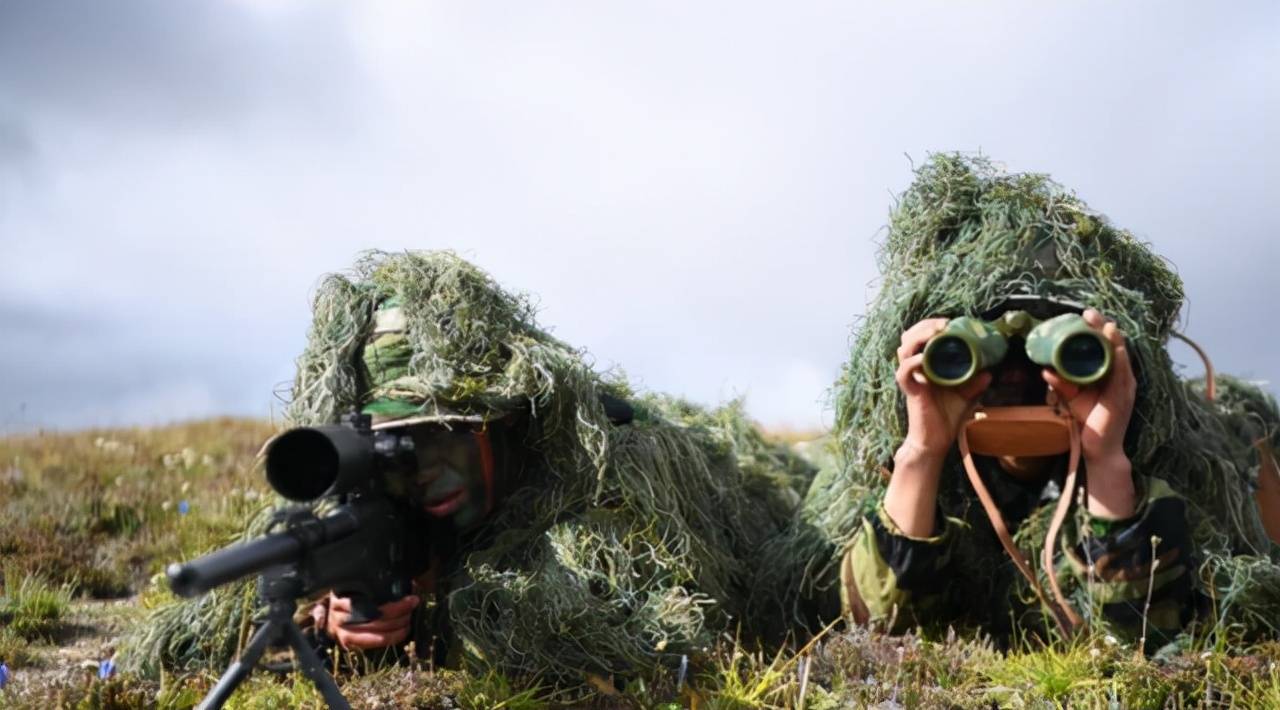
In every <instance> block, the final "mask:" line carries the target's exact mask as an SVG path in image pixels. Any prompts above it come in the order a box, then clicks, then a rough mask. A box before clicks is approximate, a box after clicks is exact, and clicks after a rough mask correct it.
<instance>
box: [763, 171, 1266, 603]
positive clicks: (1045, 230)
mask: <svg viewBox="0 0 1280 710" xmlns="http://www.w3.org/2000/svg"><path fill="white" fill-rule="evenodd" d="M879 268H880V273H881V279H882V280H881V284H880V291H879V294H878V295H877V296H876V298H875V300H874V302H873V303H872V304H871V306H870V309H869V312H868V314H867V315H866V317H865V318H864V319H862V320H861V323H860V325H859V326H858V327H857V328H856V332H855V336H854V340H853V347H852V352H851V354H850V357H849V361H848V363H847V365H846V366H845V368H844V371H843V374H842V375H841V378H840V380H839V381H838V382H837V384H836V387H835V391H834V404H835V415H836V417H835V432H834V435H835V436H836V437H837V440H838V441H837V444H838V448H839V452H840V455H841V458H842V463H841V464H839V465H838V466H837V467H835V468H834V469H831V470H824V471H823V472H821V473H820V474H819V475H818V478H817V480H815V482H814V485H813V487H812V488H811V490H810V491H809V493H808V495H807V497H806V500H805V502H804V505H803V508H802V510H801V513H800V514H799V516H798V519H797V521H796V523H795V525H793V529H792V531H791V532H790V533H789V534H788V535H787V536H786V539H784V540H780V541H778V542H776V543H775V544H773V545H771V550H770V551H769V552H768V553H767V555H768V557H769V558H770V562H769V563H767V564H766V565H765V569H769V570H776V571H777V574H778V578H777V579H776V580H773V581H771V583H770V588H771V589H776V588H777V586H778V585H785V584H787V583H788V580H794V579H804V580H805V584H804V586H803V588H801V589H799V590H794V589H793V590H792V595H791V596H790V597H789V598H788V600H787V609H788V610H796V612H797V613H799V614H800V615H801V616H802V617H803V616H806V614H805V613H801V612H799V610H800V609H803V608H804V607H805V606H806V604H804V603H802V600H809V601H810V602H812V603H814V604H816V605H817V607H818V609H817V614H818V616H825V617H828V618H829V617H830V615H831V614H833V613H835V612H836V610H835V609H833V608H832V606H831V602H832V600H833V599H834V594H833V593H832V589H833V587H832V585H833V584H834V583H835V581H836V564H837V562H838V558H839V555H840V553H841V551H842V550H843V548H844V546H845V544H846V543H847V542H848V540H849V539H850V538H851V536H852V535H853V533H854V531H855V527H856V525H857V524H858V521H859V520H860V519H861V518H862V517H863V515H864V514H866V513H867V512H868V511H870V510H871V509H872V507H873V506H874V505H875V504H876V501H877V500H878V498H879V495H880V491H881V489H882V487H883V484H884V482H885V481H886V480H887V479H886V478H885V474H886V473H887V471H886V468H885V467H887V466H889V465H890V464H891V462H892V457H893V453H894V451H895V449H896V448H897V447H898V446H899V445H900V443H901V442H902V439H903V437H904V435H905V432H906V424H907V420H906V410H905V402H904V399H903V397H902V396H901V394H900V392H899V390H898V388H897V385H896V383H895V381H894V372H895V369H896V367H897V359H896V349H897V348H898V346H899V344H900V340H899V339H900V336H901V334H902V332H903V331H904V330H905V329H906V328H907V327H909V326H910V325H912V324H914V323H916V322H917V321H919V320H921V319H923V318H926V317H933V316H959V315H964V314H977V313H982V312H984V311H987V310H989V309H991V308H994V307H996V306H997V305H999V304H1000V303H1001V302H1002V301H1004V300H1005V299H1006V298H1007V297H1009V296H1011V295H1015V294H1028V295H1037V296H1042V297H1053V298H1057V299H1063V300H1069V301H1074V302H1078V303H1083V304H1085V305H1088V306H1093V307H1095V308H1097V309H1098V310H1100V311H1101V312H1103V313H1104V314H1106V315H1107V316H1109V317H1111V318H1114V319H1115V320H1116V321H1117V323H1118V325H1119V326H1120V327H1121V328H1122V329H1123V330H1124V332H1125V333H1126V334H1127V335H1128V337H1129V341H1130V344H1131V353H1132V355H1133V357H1134V360H1135V369H1136V370H1137V373H1136V374H1137V378H1138V398H1137V402H1136V404H1135V410H1134V417H1133V425H1132V426H1131V427H1130V430H1129V435H1128V438H1127V441H1126V449H1127V450H1128V452H1129V453H1130V456H1131V459H1132V461H1133V464H1134V471H1135V472H1136V473H1138V474H1141V475H1146V476H1158V477H1161V478H1165V479H1167V480H1168V481H1169V482H1170V483H1171V484H1172V485H1173V487H1174V488H1175V490H1178V491H1180V492H1182V493H1184V494H1185V495H1186V496H1187V497H1188V499H1189V500H1190V501H1191V502H1192V506H1193V511H1192V514H1191V515H1192V520H1191V521H1190V522H1191V524H1192V525H1193V527H1194V538H1195V541H1196V543H1197V545H1198V547H1199V549H1200V551H1201V552H1202V553H1203V555H1204V556H1205V558H1207V559H1216V560H1219V561H1221V560H1222V559H1227V558H1228V557H1229V556H1231V555H1253V556H1255V558H1257V559H1262V560H1265V559H1266V558H1268V557H1269V556H1274V554H1275V553H1274V551H1273V549H1272V547H1271V544H1270V543H1269V541H1268V540H1267V538H1266V535H1265V532H1264V531H1263V529H1262V527H1261V524H1260V521H1259V519H1258V516H1257V512H1256V508H1255V507H1254V506H1253V499H1252V495H1251V490H1252V488H1251V485H1252V480H1256V478H1255V477H1254V475H1253V473H1252V471H1251V470H1250V469H1249V468H1248V467H1247V466H1242V465H1241V463H1240V462H1241V458H1240V456H1241V453H1242V450H1241V448H1240V443H1241V441H1242V439H1241V436H1240V434H1239V431H1238V428H1237V427H1236V426H1235V425H1234V424H1233V420H1231V419H1230V418H1229V417H1224V416H1222V414H1221V412H1219V411H1218V409H1217V408H1215V406H1214V405H1213V404H1210V403H1208V402H1206V401H1205V400H1204V398H1203V397H1201V396H1199V395H1198V394H1196V393H1194V392H1191V391H1190V390H1189V389H1188V388H1187V386H1186V385H1185V383H1184V382H1183V381H1182V380H1181V379H1179V377H1178V376H1177V375H1176V373H1175V372H1174V368H1173V363H1172V362H1171V360H1170V357H1169V354H1168V353H1167V351H1166V349H1165V346H1166V344H1167V342H1168V339H1169V336H1170V333H1171V332H1172V331H1173V329H1174V327H1175V324H1176V322H1177V319H1178V314H1179V310H1180V309H1181V306H1182V301H1183V291H1182V282H1181V280H1180V279H1179V278H1178V276H1177V274H1175V273H1174V271H1173V270H1172V269H1171V268H1170V267H1169V265H1168V264H1166V263H1165V262H1164V261H1163V260H1162V259H1161V258H1160V257H1158V256H1156V255H1155V254H1154V253H1153V252H1152V251H1151V250H1150V248H1149V247H1148V246H1147V245H1146V244H1143V243H1142V242H1140V241H1138V239H1136V238H1135V237H1134V236H1133V235H1132V234H1130V233H1129V232H1126V231H1124V230H1122V229H1119V228H1117V227H1115V226H1113V225H1111V224H1110V223H1109V222H1108V221H1107V220H1106V219H1105V218H1104V217H1102V216H1101V215H1098V214H1096V213H1094V212H1092V211H1091V210H1089V208H1088V207H1087V206H1086V205H1085V204H1084V203H1083V202H1082V201H1081V200H1080V199H1078V198H1077V197H1076V196H1075V195H1073V194H1072V193H1070V192H1068V191H1067V190H1065V189H1064V188H1062V187H1061V186H1059V185H1057V184H1056V183H1054V182H1052V181H1051V180H1050V179H1049V178H1048V177H1047V176H1044V175H1036V174H1010V173H1006V172H1003V171H1002V170H1000V169H999V168H997V167H996V166H995V165H993V164H992V163H990V162H989V161H987V160H986V159H985V158H982V157H972V156H966V155H959V154H941V155H934V156H932V157H931V158H930V159H929V160H928V161H927V162H926V163H925V164H924V165H922V166H921V167H919V168H918V169H917V170H916V176H915V181H914V182H913V183H912V185H911V187H910V188H909V189H908V190H907V191H906V193H905V194H903V195H902V197H901V199H900V201H899V202H898V204H897V205H896V206H895V208H894V209H893V211H892V213H891V215H890V222H889V227H888V234H887V238H886V240H885V242H884V243H883V245H882V249H881V251H880V259H879ZM1223 401H1224V402H1225V401H1226V398H1225V397H1224V400H1223ZM1233 401H1234V400H1233ZM1250 401H1252V400H1250ZM1231 406H1236V405H1231ZM1267 406H1269V407H1270V409H1266V408H1265V407H1264V408H1263V409H1265V414H1260V413H1259V412H1261V411H1262V410H1260V409H1257V408H1256V407H1255V408H1254V409H1249V408H1248V407H1247V406H1245V405H1241V408H1242V409H1244V410H1247V411H1249V412H1250V416H1251V417H1253V418H1254V419H1258V420H1259V421H1261V420H1262V419H1266V420H1267V421H1268V422H1270V423H1269V424H1267V425H1266V426H1271V427H1274V426H1275V423H1276V422H1280V418H1277V417H1276V415H1275V411H1274V405H1273V404H1269V405H1267ZM1268 417H1269V419H1267V418H1268ZM1271 431H1272V435H1274V431H1275V430H1274V428H1273V429H1272V430H1271ZM1246 448H1247V447H1246ZM1245 453H1247V452H1245ZM948 466H949V467H950V470H949V471H948V472H946V473H945V474H944V481H946V480H951V481H960V482H963V481H964V479H965V476H964V475H963V472H962V470H961V468H960V462H959V460H958V458H954V457H953V459H952V460H951V461H950V462H949V464H948ZM941 495H942V496H943V497H944V501H943V504H944V509H946V508H947V502H946V500H945V497H946V496H947V495H958V496H959V495H970V496H971V495H972V493H971V491H970V490H969V489H967V488H965V487H963V486H960V485H957V486H952V487H951V490H950V491H948V490H947V486H946V485H945V484H944V490H943V492H942V493H941ZM952 509H955V508H952ZM995 549H996V550H998V548H995ZM996 554H1000V553H999V552H998V551H997V552H996ZM1271 567H1272V569H1274V566H1271ZM774 596H778V595H776V594H775V595H774ZM822 600H826V603H825V604H824V603H823V601H822ZM813 613H814V611H813V608H812V605H810V608H809V609H808V610H807V615H808V616H809V617H810V623H812V615H813ZM1272 618H1273V619H1274V620H1276V621H1273V623H1280V616H1273V617H1272Z"/></svg>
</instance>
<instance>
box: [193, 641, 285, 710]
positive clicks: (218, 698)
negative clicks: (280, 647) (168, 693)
mask: <svg viewBox="0 0 1280 710" xmlns="http://www.w3.org/2000/svg"><path fill="white" fill-rule="evenodd" d="M280 630H281V623H280V622H279V621H277V620H275V619H272V618H268V619H267V620H266V622H264V623H263V624H262V626H259V627H258V630H257V631H256V632H254V634H253V637H252V638H250V639H249V644H248V645H247V646H245V647H244V653H242V654H240V657H239V658H237V659H236V660H234V661H232V662H231V665H229V666H227V670H226V672H225V673H223V674H222V677H221V678H219V679H218V683H217V685H214V686H213V690H210V691H209V694H208V695H206V696H204V700H202V701H200V705H199V706H198V707H197V709H196V710H218V708H221V707H222V704H223V703H225V702H227V699H228V698H230V697H231V694H232V693H234V692H236V688H238V687H239V686H240V684H241V683H243V682H244V679H245V678H246V677H248V675H249V673H251V672H252V671H253V668H254V666H256V665H258V659H259V658H262V653H263V652H264V651H266V650H267V646H269V645H271V642H272V641H273V640H275V636H276V634H277V633H279V632H280Z"/></svg>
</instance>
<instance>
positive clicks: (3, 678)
mask: <svg viewBox="0 0 1280 710" xmlns="http://www.w3.org/2000/svg"><path fill="white" fill-rule="evenodd" d="M8 682H9V665H8V664H6V663H0V688H3V687H4V686H5V684H7V683H8Z"/></svg>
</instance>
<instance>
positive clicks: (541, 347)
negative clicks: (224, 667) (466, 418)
mask: <svg viewBox="0 0 1280 710" xmlns="http://www.w3.org/2000/svg"><path fill="white" fill-rule="evenodd" d="M387 299H395V300H396V301H398V302H399V303H400V304H401V306H402V307H403V309H404V312H405V314H406V316H407V332H408V337H409V338H410V340H411V344H412V349H413V356H412V358H411V360H410V361H409V365H408V372H407V376H406V377H401V378H398V379H396V380H395V381H394V383H392V384H391V385H389V386H393V387H394V388H395V390H396V391H395V392H391V393H389V392H386V391H380V390H375V391H372V392H366V391H365V389H366V388H365V385H364V384H363V382H362V379H363V374H362V372H361V369H360V367H359V362H360V351H361V347H362V346H363V344H364V343H365V342H366V340H367V339H368V336H369V333H370V329H371V317H372V314H373V312H374V309H375V307H376V306H377V304H378V303H380V302H383V301H385V300H387ZM602 393H608V394H610V395H613V396H616V397H621V398H624V399H627V400H628V401H630V402H631V403H632V404H633V406H634V408H635V413H636V416H635V420H634V422H632V423H631V424H625V425H614V424H611V423H610V421H609V419H608V418H607V417H606V414H605V411H604V408H603V406H602V404H601V399H600V395H601V394H602ZM388 394H392V395H394V396H397V397H401V398H412V399H414V400H416V401H421V402H422V403H423V405H422V409H423V411H424V412H425V413H430V412H432V411H449V412H461V413H468V414H479V415H483V416H486V417H497V416H501V415H502V414H504V413H508V412H512V411H515V410H520V411H523V412H526V413H528V415H529V417H528V421H530V422H531V425H530V428H529V431H528V432H527V435H526V438H525V440H526V445H527V446H528V447H529V449H530V450H531V451H532V452H533V455H534V457H535V458H536V460H535V461H532V462H528V464H527V467H526V470H525V472H524V474H523V477H522V479H521V480H520V481H518V482H517V488H516V490H514V491H513V492H511V493H510V494H509V495H508V496H507V497H506V499H505V502H504V503H503V504H501V505H500V506H499V508H498V509H497V510H496V511H495V512H494V515H493V517H492V518H491V519H490V520H489V521H488V522H486V523H485V524H484V525H483V526H482V528H481V529H480V530H479V531H476V532H474V533H468V535H467V536H466V537H465V538H464V539H463V541H462V542H461V545H462V555H461V559H462V563H461V569H459V570H457V572H456V573H455V574H453V575H452V576H451V579H450V585H451V587H452V588H453V590H454V591H453V592H452V593H451V594H450V596H449V607H448V608H449V616H450V621H451V624H452V627H453V630H454V633H455V634H456V635H457V637H458V639H459V640H460V641H461V643H462V647H463V648H464V649H465V650H466V651H467V652H468V653H469V654H470V655H472V656H474V657H479V658H482V659H484V661H485V662H486V663H489V664H492V665H494V666H496V667H498V668H500V669H502V670H504V671H506V672H510V673H529V674H537V675H539V676H540V677H541V678H543V679H544V680H557V681H566V682H580V681H581V680H582V678H583V674H584V672H591V673H596V674H610V673H621V674H625V673H629V672H634V671H637V670H643V669H645V668H649V667H652V666H653V665H655V664H663V663H665V664H671V663H678V662H679V660H680V657H681V655H682V654H687V655H689V656H694V657H696V655H697V654H698V653H699V652H700V651H701V650H702V649H705V648H707V647H708V646H709V645H710V644H711V643H712V642H713V639H714V638H715V637H716V635H717V634H719V633H720V632H722V631H726V630H733V629H736V628H737V627H738V625H739V624H740V623H741V624H742V628H743V631H744V633H750V632H751V628H750V624H749V622H750V620H749V619H746V618H743V612H744V604H745V599H746V598H747V596H748V593H749V590H751V589H752V587H753V584H752V574H753V573H754V569H755V565H756V563H757V560H756V559H755V557H754V555H756V554H758V551H759V549H760V548H761V546H762V544H763V542H764V540H765V539H766V538H767V537H768V536H769V535H771V534H774V533H776V532H777V531H778V530H779V529H780V528H781V527H782V526H783V525H784V524H785V522H786V521H787V520H788V519H789V518H790V517H791V516H792V515H793V514H794V511H795V509H796V506H797V505H798V503H799V500H800V493H801V492H802V491H803V490H805V489H806V488H807V487H808V483H809V479H810V478H811V473H812V468H811V467H809V466H808V465H807V464H804V463H803V462H802V461H800V460H799V459H798V458H796V457H794V456H791V455H789V454H787V453H786V452H785V450H784V449H782V448H781V447H778V446H773V445H771V444H769V443H767V442H766V441H765V440H764V439H763V438H761V436H760V435H759V434H758V433H757V432H756V431H755V430H754V428H752V427H751V425H750V424H749V423H748V422H747V421H746V420H745V418H744V416H743V414H742V412H741V411H740V409H739V408H738V407H737V406H736V405H730V406H728V407H725V408H722V409H719V410H715V411H707V410H703V409H700V408H698V407H695V406H693V405H689V404H687V403H684V402H680V401H676V400H669V399H664V398H660V397H655V396H638V395H635V394H633V393H632V392H631V391H630V390H629V388H628V386H627V385H626V383H625V382H624V381H623V380H622V379H621V378H620V377H614V376H609V377H606V376H602V375H600V374H598V373H596V372H595V371H594V370H593V369H592V368H591V367H590V365H589V364H588V363H587V362H586V361H585V359H584V356H583V354H582V353H581V352H579V351H576V350H574V349H572V348H570V347H569V346H567V345H565V344H564V343H562V342H560V341H559V340H557V339H555V338H553V337H551V336H550V335H548V334H547V332H546V331H544V330H542V329H540V328H539V327H538V326H537V325H536V324H535V322H534V318H533V308H532V306H531V305H530V302H529V300H528V299H527V298H525V297H523V296H519V295H514V294H511V293H509V292H507V291H505V290H503V289H502V288H501V287H499V286H498V285H497V284H496V283H494V282H493V281H492V280H491V279H490V277H489V276H488V275H486V274H485V273H484V272H482V271H480V270H478V269H477V268H475V267H474V266H472V265H471V264H469V263H467V262H466V261H464V260H462V259H460V258H458V257H457V256H455V255H453V254H451V253H441V252H410V253H402V254H386V253H371V254H368V255H367V256H366V257H364V258H363V259H362V260H361V261H360V262H359V263H358V264H357V266H356V267H355V269H354V270H353V272H352V273H349V274H341V275H332V276H330V277H328V278H327V279H326V280H325V281H324V282H323V284H322V285H321V287H320V289H319V291H318V293H317V295H316V297H315V317H314V322H313V325H312V329H311V333H310V336H309V340H308V345H307V348H306V350H305V352H304V353H303V354H302V356H301V357H300V358H299V360H298V374H297V378H296V380H295V382H294V390H293V400H292V403H291V405H290V407H289V412H288V423H289V424H290V425H307V424H317V423H326V422H332V421H335V420H336V419H337V417H338V415H339V414H340V413H343V412H346V411H350V410H351V409H354V408H357V407H359V406H360V405H362V404H364V403H366V402H368V401H369V400H370V399H372V398H377V397H381V396H386V395H388ZM254 532H257V530H255V531H254ZM246 590H248V585H241V589H240V590H239V591H236V590H228V591H227V592H225V593H224V594H223V596H222V597H220V598H218V599H212V598H206V599H205V600H201V601H197V602H194V603H185V604H174V605H171V606H169V607H166V608H164V609H161V610H160V611H159V612H158V613H157V614H156V616H155V617H154V620H153V623H152V626H151V630H150V632H149V633H148V634H147V635H146V637H145V638H144V639H142V640H141V641H137V642H135V649H137V650H136V651H135V653H134V654H133V658H134V663H135V665H138V666H145V665H148V661H149V660H151V659H154V660H157V661H159V662H160V663H162V664H163V665H165V666H168V667H170V668H192V667H209V666H218V665H221V664H224V663H225V662H227V661H228V660H229V658H230V654H231V653H232V652H233V651H234V650H235V647H236V645H237V643H238V641H237V639H238V638H240V637H241V636H242V633H243V631H242V628H243V625H244V619H245V616H244V614H245V611H246V610H247V609H248V608H249V603H248V602H250V601H251V600H252V597H251V596H247V595H248V594H249V592H248V591H246ZM150 665H151V670H154V669H155V664H154V663H152V664H150Z"/></svg>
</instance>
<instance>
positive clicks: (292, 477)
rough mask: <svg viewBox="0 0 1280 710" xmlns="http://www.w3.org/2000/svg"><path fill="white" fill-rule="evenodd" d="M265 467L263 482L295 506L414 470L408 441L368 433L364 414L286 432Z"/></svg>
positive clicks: (398, 436)
mask: <svg viewBox="0 0 1280 710" xmlns="http://www.w3.org/2000/svg"><path fill="white" fill-rule="evenodd" d="M265 463H266V472H267V483H269V484H270V485H271V487H272V488H274V489H275V491H276V492H277V493H279V494H280V495H282V496H284V497H285V498H288V499H289V500H292V501H298V502H307V501H312V500H316V499H317V498H321V497H325V496H332V495H340V494H343V493H350V492H352V491H354V490H359V489H368V488H369V487H370V486H371V485H375V486H376V485H377V481H378V480H379V478H380V477H381V476H383V475H385V474H388V473H393V472H401V471H408V472H412V471H414V470H415V467H416V459H415V455H414V446H413V439H412V437H410V436H408V435H405V434H402V433H396V432H394V431H372V430H370V428H369V422H368V417H367V416H366V415H350V416H347V417H344V418H343V423H342V424H330V425H325V426H315V427H298V428H296V429H290V430H288V431H286V432H284V433H283V434H281V435H280V436H278V437H276V438H275V439H274V440H273V441H272V442H271V443H270V444H268V445H267V449H266V461H265Z"/></svg>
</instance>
